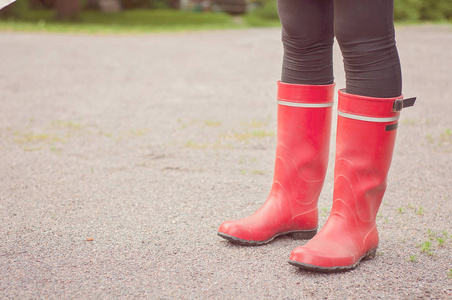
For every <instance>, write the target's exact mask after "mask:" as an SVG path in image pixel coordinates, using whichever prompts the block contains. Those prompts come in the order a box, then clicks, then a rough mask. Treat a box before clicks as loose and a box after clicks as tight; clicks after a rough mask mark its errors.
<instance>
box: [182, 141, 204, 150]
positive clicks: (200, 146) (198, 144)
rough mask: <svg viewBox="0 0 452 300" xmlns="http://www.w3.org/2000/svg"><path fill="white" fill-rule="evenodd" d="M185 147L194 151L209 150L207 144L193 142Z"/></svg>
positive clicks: (187, 143)
mask: <svg viewBox="0 0 452 300" xmlns="http://www.w3.org/2000/svg"><path fill="white" fill-rule="evenodd" d="M185 147H187V148H194V149H205V148H207V144H200V143H196V142H193V141H188V142H186V143H185Z"/></svg>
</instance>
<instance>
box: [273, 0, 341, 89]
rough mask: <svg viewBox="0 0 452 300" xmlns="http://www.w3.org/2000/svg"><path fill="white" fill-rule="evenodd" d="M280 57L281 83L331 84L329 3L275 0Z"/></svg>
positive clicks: (330, 6) (311, 0)
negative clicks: (282, 56)
mask: <svg viewBox="0 0 452 300" xmlns="http://www.w3.org/2000/svg"><path fill="white" fill-rule="evenodd" d="M278 13H279V18H280V20H281V25H282V42H283V46H284V58H283V64H282V74H281V81H282V82H284V83H293V84H312V85H325V84H331V83H333V80H334V79H333V47H332V46H333V40H334V28H333V13H334V8H333V0H278Z"/></svg>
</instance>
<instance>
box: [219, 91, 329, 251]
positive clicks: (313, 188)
mask: <svg viewBox="0 0 452 300" xmlns="http://www.w3.org/2000/svg"><path fill="white" fill-rule="evenodd" d="M333 97H334V84H331V85H312V86H310V85H296V84H286V83H282V82H278V129H277V147H276V160H275V169H274V176H273V185H272V189H271V191H270V195H269V197H268V199H267V201H266V202H265V203H264V205H263V206H262V207H261V208H260V209H259V210H258V211H256V212H255V213H254V214H252V215H251V216H249V217H247V218H244V219H240V220H236V221H226V222H224V223H223V224H221V226H220V228H219V229H218V235H219V236H221V237H223V238H225V239H227V240H229V241H231V242H235V243H239V244H243V245H262V244H265V243H268V242H270V241H271V240H273V239H274V238H275V237H277V236H279V235H283V234H293V235H294V237H295V238H297V239H308V238H311V237H313V236H314V235H315V234H316V233H317V223H318V210H317V201H318V198H319V194H320V191H321V189H322V186H323V181H324V178H325V173H326V168H327V165H328V152H329V145H330V132H331V113H332V106H333V101H334V100H333Z"/></svg>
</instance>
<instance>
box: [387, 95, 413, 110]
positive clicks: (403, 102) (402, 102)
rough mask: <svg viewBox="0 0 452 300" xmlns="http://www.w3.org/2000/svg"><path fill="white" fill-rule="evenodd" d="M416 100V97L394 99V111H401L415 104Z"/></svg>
mask: <svg viewBox="0 0 452 300" xmlns="http://www.w3.org/2000/svg"><path fill="white" fill-rule="evenodd" d="M415 102H416V97H412V98H408V99H397V100H395V101H394V105H393V106H392V111H401V110H402V109H403V108H405V107H410V106H413V105H414V103H415Z"/></svg>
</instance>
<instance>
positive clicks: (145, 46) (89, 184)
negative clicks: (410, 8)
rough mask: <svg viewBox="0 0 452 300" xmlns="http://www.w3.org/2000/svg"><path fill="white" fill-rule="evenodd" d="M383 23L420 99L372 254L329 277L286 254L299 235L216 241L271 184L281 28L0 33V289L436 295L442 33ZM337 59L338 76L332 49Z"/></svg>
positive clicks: (442, 186) (450, 147) (445, 202)
mask: <svg viewBox="0 0 452 300" xmlns="http://www.w3.org/2000/svg"><path fill="white" fill-rule="evenodd" d="M397 34H398V45H399V50H400V56H401V60H402V65H403V77H404V93H405V94H406V95H407V96H418V99H419V100H418V103H417V105H416V106H415V108H412V109H407V110H406V111H404V112H403V115H402V118H401V123H400V126H399V131H398V132H399V133H398V140H397V145H396V150H395V156H394V160H393V166H392V169H391V172H390V175H389V186H388V190H387V193H386V196H385V199H384V203H383V205H382V207H381V209H380V213H379V215H378V226H379V230H380V239H381V241H380V247H379V250H378V255H377V257H376V259H374V260H372V261H369V262H364V263H362V264H361V265H360V266H359V267H358V268H356V269H355V270H353V271H350V272H345V273H339V274H328V275H325V274H315V273H309V272H304V271H299V270H298V269H296V268H294V267H293V266H290V265H289V264H288V263H287V260H288V256H289V254H290V252H291V251H292V249H293V248H295V247H297V246H299V245H300V244H303V243H304V242H303V241H301V242H300V241H294V240H292V239H290V238H284V237H283V238H279V239H277V240H276V241H274V242H273V243H271V244H270V245H267V246H262V247H241V246H235V245H231V244H229V243H228V242H226V241H225V240H222V239H221V238H219V237H218V236H217V235H216V230H217V228H218V226H219V224H220V223H221V222H222V221H224V220H227V219H234V218H238V217H243V216H246V215H248V214H250V213H252V212H253V211H254V210H255V209H257V208H258V207H259V206H260V205H261V204H262V203H263V201H264V200H265V199H266V196H267V193H268V192H269V189H270V182H271V178H272V168H273V156H274V148H275V125H276V118H275V111H276V104H275V91H276V89H275V88H276V83H275V82H276V80H277V79H278V78H279V74H280V61H281V55H282V50H281V43H280V37H279V30H278V29H252V30H238V31H214V32H196V33H177V34H155V35H131V36H127V35H123V36H85V35H57V34H28V33H8V32H3V33H2V34H1V35H0V53H1V57H2V59H1V60H0V105H1V106H0V107H1V108H0V154H1V155H0V176H1V177H0V178H1V182H0V237H1V241H0V298H1V299H8V298H13V299H30V298H33V299H35V298H50V299H62V298H78V299H98V298H100V299H106V298H152V299H173V298H188V299H224V298H228V299H257V298H259V299H304V298H308V299H311V298H312V299H315V298H325V299H326V298H331V299H337V298H340V299H343V298H356V299H358V298H368V299H369V298H395V299H413V298H426V299H429V298H434V299H446V298H449V299H450V298H451V297H452V279H451V276H452V254H451V253H452V226H451V223H452V181H451V177H452V176H451V175H452V132H451V130H452V117H451V113H452V109H451V99H452V92H451V91H452V89H451V77H452V71H451V69H452V65H451V62H452V52H451V50H450V49H451V46H452V30H451V27H450V26H449V27H447V26H413V27H412V26H408V27H398V28H397ZM335 67H336V81H337V84H338V87H344V75H343V69H342V60H341V58H340V53H339V51H338V49H337V48H335ZM332 145H334V142H333V143H332ZM333 158H334V149H332V151H331V159H330V168H329V171H328V175H327V180H326V183H325V187H324V192H323V193H322V195H321V199H320V203H319V205H320V209H321V215H320V216H321V223H320V224H321V225H323V224H324V222H325V220H326V218H327V215H328V212H329V210H330V207H331V198H332V175H333V174H332V171H333V161H334V159H333ZM428 243H430V244H428ZM421 244H423V245H426V246H427V247H424V252H422V247H421V246H419V245H421ZM428 245H430V246H429V247H428ZM428 252H430V254H429V253H428Z"/></svg>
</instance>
